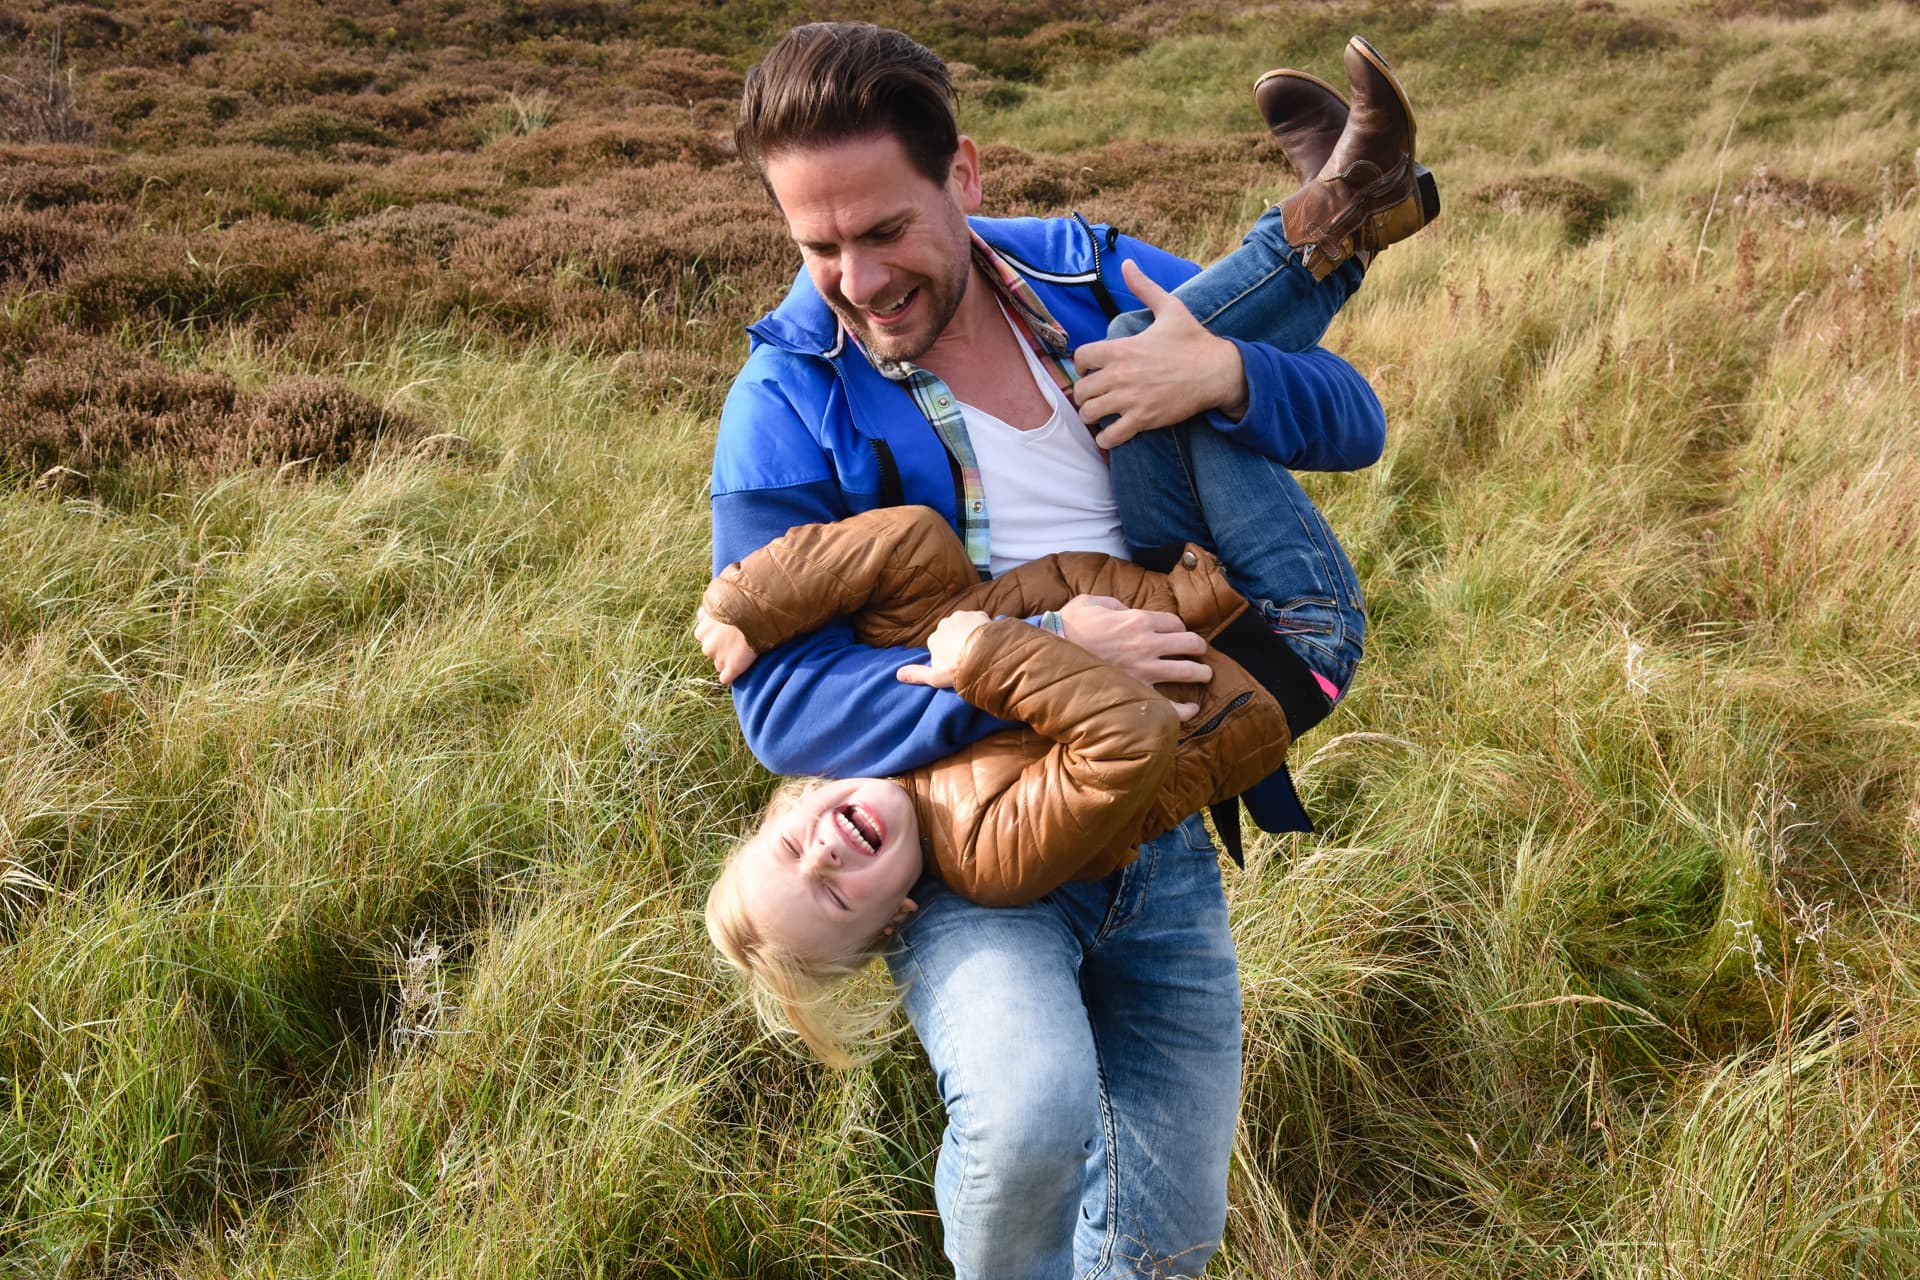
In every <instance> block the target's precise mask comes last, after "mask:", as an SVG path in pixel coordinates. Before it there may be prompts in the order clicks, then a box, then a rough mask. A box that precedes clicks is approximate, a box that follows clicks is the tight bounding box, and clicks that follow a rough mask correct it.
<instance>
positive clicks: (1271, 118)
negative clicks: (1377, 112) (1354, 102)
mask: <svg viewBox="0 0 1920 1280" xmlns="http://www.w3.org/2000/svg"><path fill="white" fill-rule="evenodd" d="M1253 105H1254V106H1256V107H1258V108H1260V116H1261V118H1262V119H1263V120H1265V121H1266V122H1267V128H1268V129H1270V130H1272V132H1273V136H1274V137H1275V138H1277V139H1278V140H1279V142H1280V150H1281V152H1282V153H1283V154H1284V155H1285V156H1286V157H1287V163H1288V164H1290V165H1292V166H1293V172H1294V176H1295V177H1297V178H1299V179H1300V181H1301V182H1303V183H1304V182H1311V181H1313V180H1314V178H1316V177H1318V176H1319V174H1320V170H1321V169H1323V168H1324V167H1326V163H1327V157H1328V156H1330V155H1332V154H1333V148H1334V144H1335V143H1337V142H1339V140H1340V135H1341V133H1342V132H1344V131H1345V130H1346V127H1347V100H1346V99H1345V98H1343V97H1341V96H1340V94H1339V92H1338V91H1336V90H1335V89H1334V87H1333V86H1332V85H1330V84H1328V83H1327V82H1326V81H1325V80H1322V79H1321V78H1320V77H1319V76H1310V75H1308V74H1307V73H1306V72H1304V71H1295V70H1294V69H1293V68H1292V67H1281V68H1279V69H1278V70H1275V71H1269V72H1267V74H1265V75H1263V76H1261V77H1260V78H1259V79H1258V80H1256V81H1254V82H1253Z"/></svg>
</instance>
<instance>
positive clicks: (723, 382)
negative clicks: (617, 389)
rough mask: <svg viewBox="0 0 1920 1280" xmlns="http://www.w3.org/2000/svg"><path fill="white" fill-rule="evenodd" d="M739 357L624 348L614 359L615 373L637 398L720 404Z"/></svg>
mask: <svg viewBox="0 0 1920 1280" xmlns="http://www.w3.org/2000/svg"><path fill="white" fill-rule="evenodd" d="M738 371H739V360H738V358H737V356H734V355H732V354H729V355H719V354H715V353H711V352H704V351H687V350H683V349H678V348H671V347H653V348H647V349H635V350H629V351H625V352H622V353H621V354H620V355H619V356H618V357H617V358H615V360H614V362H613V376H614V377H615V378H616V379H617V380H618V381H619V383H620V386H621V389H622V390H623V391H624V392H626V394H627V395H628V396H629V397H630V398H631V399H634V400H637V401H644V402H652V401H658V400H672V401H673V402H674V403H676V404H685V403H686V402H687V401H688V400H692V401H694V402H696V403H699V404H703V405H708V406H711V407H714V408H718V407H719V404H720V401H721V400H722V399H723V398H724V397H725V395H726V391H727V387H728V385H729V384H730V383H731V382H732V381H733V375H734V374H735V373H737V372H738Z"/></svg>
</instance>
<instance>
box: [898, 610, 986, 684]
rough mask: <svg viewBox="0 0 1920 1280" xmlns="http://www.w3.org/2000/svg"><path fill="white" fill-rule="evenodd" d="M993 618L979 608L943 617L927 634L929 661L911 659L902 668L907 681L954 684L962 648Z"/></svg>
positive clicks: (903, 681) (902, 674)
mask: <svg viewBox="0 0 1920 1280" xmlns="http://www.w3.org/2000/svg"><path fill="white" fill-rule="evenodd" d="M991 621H993V619H992V618H989V617H988V616H987V615H986V614H984V613H981V612H980V611H979V610H978V609H963V610H961V611H960V612H958V613H950V614H948V615H947V616H946V617H944V618H942V619H940V625H939V626H937V627H935V628H934V629H933V634H932V635H931V636H929V637H928V638H927V653H928V657H927V660H926V662H924V663H919V662H914V663H909V664H907V665H906V666H904V667H902V668H900V680H901V682H902V683H903V684H924V685H926V686H927V687H928V688H930V689H951V688H953V681H954V677H955V676H956V675H957V674H958V672H959V670H960V651H961V650H962V649H964V648H966V644H967V641H968V640H970V639H972V638H973V633H974V632H976V631H978V630H979V629H980V628H982V627H984V626H986V625H987V624H988V623H989V622H991Z"/></svg>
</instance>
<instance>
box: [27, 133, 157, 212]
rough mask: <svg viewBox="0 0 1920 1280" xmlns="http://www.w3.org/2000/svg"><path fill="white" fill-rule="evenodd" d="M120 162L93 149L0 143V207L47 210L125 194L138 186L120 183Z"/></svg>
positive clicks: (124, 182) (104, 152) (123, 180)
mask: <svg viewBox="0 0 1920 1280" xmlns="http://www.w3.org/2000/svg"><path fill="white" fill-rule="evenodd" d="M120 163H121V162H120V159H119V157H117V156H115V155H113V154H111V153H109V152H106V151H96V150H95V149H94V148H92V147H81V146H9V145H6V144H0V205H6V206H9V207H11V208H16V209H47V208H53V207H56V206H59V205H70V204H81V203H85V202H89V201H94V200H115V199H127V198H130V197H131V196H132V195H133V193H134V191H135V190H136V189H137V184H130V183H128V182H126V181H125V174H124V173H121V172H119V169H120ZM116 179H118V181H116Z"/></svg>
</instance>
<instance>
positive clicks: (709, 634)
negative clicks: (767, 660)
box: [693, 609, 760, 684]
mask: <svg viewBox="0 0 1920 1280" xmlns="http://www.w3.org/2000/svg"><path fill="white" fill-rule="evenodd" d="M693 638H694V639H696V640H698V641H699V642H700V652H702V653H704V654H706V655H707V657H708V658H709V659H710V660H712V662H713V673H714V674H715V675H717V676H719V677H720V683H721V684H732V683H733V682H734V681H735V680H738V679H739V678H740V677H741V676H742V675H744V674H745V673H746V670H747V668H748V667H750V666H752V665H753V660H754V659H755V658H757V657H759V656H760V655H759V654H757V653H755V652H754V651H753V646H752V645H750V644H748V643H747V636H746V633H745V632H743V631H741V630H740V628H738V627H736V626H734V625H733V624H732V623H728V622H721V621H720V620H718V619H717V618H714V617H713V616H712V615H710V614H709V613H708V612H707V611H706V610H705V609H701V610H699V611H698V612H696V613H695V614H694V615H693Z"/></svg>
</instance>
